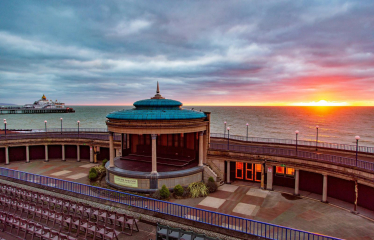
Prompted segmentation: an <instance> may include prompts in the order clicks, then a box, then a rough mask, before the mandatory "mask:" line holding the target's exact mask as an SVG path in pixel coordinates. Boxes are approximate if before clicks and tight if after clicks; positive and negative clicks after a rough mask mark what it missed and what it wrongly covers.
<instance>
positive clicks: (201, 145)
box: [199, 132, 204, 167]
mask: <svg viewBox="0 0 374 240" xmlns="http://www.w3.org/2000/svg"><path fill="white" fill-rule="evenodd" d="M203 137H204V132H199V166H200V167H202V166H203V160H204V138H203Z"/></svg>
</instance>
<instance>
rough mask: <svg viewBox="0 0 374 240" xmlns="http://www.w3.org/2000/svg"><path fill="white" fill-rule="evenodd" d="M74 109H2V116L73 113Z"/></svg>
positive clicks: (0, 109) (0, 110)
mask: <svg viewBox="0 0 374 240" xmlns="http://www.w3.org/2000/svg"><path fill="white" fill-rule="evenodd" d="M73 112H75V110H74V109H73V108H54V109H48V108H46V109H43V108H21V107H12V108H0V114H34V113H73Z"/></svg>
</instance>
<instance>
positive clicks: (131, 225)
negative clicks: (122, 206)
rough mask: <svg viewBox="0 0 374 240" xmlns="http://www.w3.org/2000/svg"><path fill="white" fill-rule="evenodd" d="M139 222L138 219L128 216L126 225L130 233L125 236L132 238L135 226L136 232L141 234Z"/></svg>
mask: <svg viewBox="0 0 374 240" xmlns="http://www.w3.org/2000/svg"><path fill="white" fill-rule="evenodd" d="M138 222H139V220H138V219H136V218H134V217H132V216H126V223H125V224H126V225H127V226H128V227H129V229H130V233H125V234H127V235H130V236H132V231H133V230H134V226H135V227H136V230H135V231H137V232H139V227H138Z"/></svg>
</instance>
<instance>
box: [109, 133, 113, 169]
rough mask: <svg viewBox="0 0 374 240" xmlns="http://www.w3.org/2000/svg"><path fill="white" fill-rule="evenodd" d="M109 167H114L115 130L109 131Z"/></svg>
mask: <svg viewBox="0 0 374 240" xmlns="http://www.w3.org/2000/svg"><path fill="white" fill-rule="evenodd" d="M109 161H110V162H109V167H114V144H113V132H110V133H109Z"/></svg>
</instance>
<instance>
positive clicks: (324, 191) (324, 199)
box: [322, 174, 327, 203]
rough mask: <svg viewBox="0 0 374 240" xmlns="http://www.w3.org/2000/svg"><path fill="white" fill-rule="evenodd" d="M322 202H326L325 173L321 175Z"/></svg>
mask: <svg viewBox="0 0 374 240" xmlns="http://www.w3.org/2000/svg"><path fill="white" fill-rule="evenodd" d="M322 202H324V203H325V202H327V175H325V174H324V175H323V189H322Z"/></svg>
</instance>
